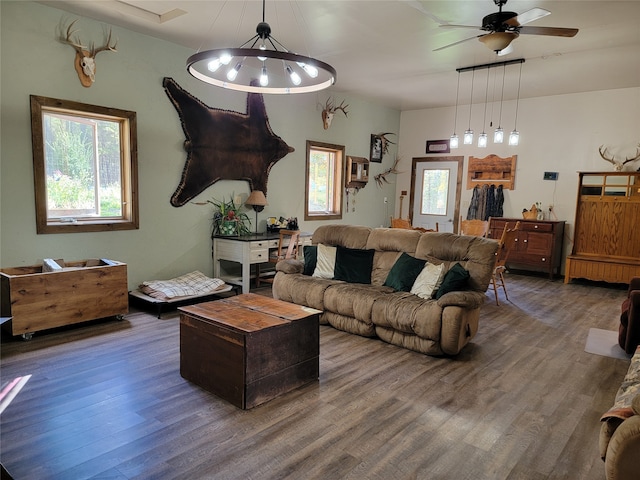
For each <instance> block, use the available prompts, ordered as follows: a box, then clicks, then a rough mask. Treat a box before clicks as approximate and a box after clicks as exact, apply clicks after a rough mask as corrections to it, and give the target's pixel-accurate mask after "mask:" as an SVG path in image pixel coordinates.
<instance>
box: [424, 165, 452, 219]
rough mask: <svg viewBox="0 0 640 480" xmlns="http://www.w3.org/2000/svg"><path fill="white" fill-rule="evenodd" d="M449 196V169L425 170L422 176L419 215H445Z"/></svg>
mask: <svg viewBox="0 0 640 480" xmlns="http://www.w3.org/2000/svg"><path fill="white" fill-rule="evenodd" d="M448 196H449V170H445V169H434V170H426V169H425V171H424V173H423V178H422V202H421V204H420V214H421V215H446V214H447V197H448Z"/></svg>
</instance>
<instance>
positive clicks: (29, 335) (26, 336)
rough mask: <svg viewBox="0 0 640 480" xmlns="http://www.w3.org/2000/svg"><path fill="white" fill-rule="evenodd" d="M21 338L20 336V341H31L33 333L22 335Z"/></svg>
mask: <svg viewBox="0 0 640 480" xmlns="http://www.w3.org/2000/svg"><path fill="white" fill-rule="evenodd" d="M21 336H22V339H23V340H24V341H25V342H28V341H29V340H31V339H32V338H33V333H32V332H29V333H23V334H22V335H21Z"/></svg>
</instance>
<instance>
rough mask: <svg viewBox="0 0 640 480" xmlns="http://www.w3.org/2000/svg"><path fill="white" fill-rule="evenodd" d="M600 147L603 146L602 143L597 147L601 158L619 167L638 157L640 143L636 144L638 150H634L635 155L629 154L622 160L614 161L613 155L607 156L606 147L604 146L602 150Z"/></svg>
mask: <svg viewBox="0 0 640 480" xmlns="http://www.w3.org/2000/svg"><path fill="white" fill-rule="evenodd" d="M602 147H604V145H600V147H599V148H598V152H599V153H600V156H601V157H602V159H603V160H606V161H607V162H611V163H612V164H613V165H616V166H618V167H620V168H622V166H623V165H626V164H627V163H629V162H633V161H635V160H638V159H640V144H638V150H637V151H636V155H635V156H633V155H632V156H631V157H628V158H625V160H624V162H616V160H615V158H614V157H611V158H609V157H607V149H606V148H605V149H604V151H603V150H602Z"/></svg>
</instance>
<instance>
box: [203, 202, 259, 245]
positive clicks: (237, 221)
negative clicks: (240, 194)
mask: <svg viewBox="0 0 640 480" xmlns="http://www.w3.org/2000/svg"><path fill="white" fill-rule="evenodd" d="M206 203H209V204H211V205H213V208H214V210H213V235H226V236H233V235H251V233H252V232H251V229H250V228H249V226H250V225H251V220H250V219H249V216H248V215H247V214H246V213H244V212H240V211H239V209H240V207H241V206H240V205H236V204H235V202H234V201H233V195H232V196H231V198H230V199H229V201H228V202H226V201H225V200H224V198H223V199H222V200H216V199H215V198H214V199H211V200H207V201H206ZM201 205H204V204H201Z"/></svg>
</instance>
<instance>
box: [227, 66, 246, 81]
mask: <svg viewBox="0 0 640 480" xmlns="http://www.w3.org/2000/svg"><path fill="white" fill-rule="evenodd" d="M240 67H242V64H241V63H236V66H235V67H233V68H232V69H231V70H229V71H228V72H227V79H228V80H229V81H230V82H233V81H234V80H235V79H236V77H237V76H238V72H239V71H240Z"/></svg>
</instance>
